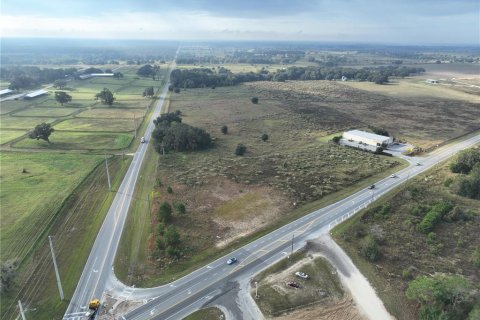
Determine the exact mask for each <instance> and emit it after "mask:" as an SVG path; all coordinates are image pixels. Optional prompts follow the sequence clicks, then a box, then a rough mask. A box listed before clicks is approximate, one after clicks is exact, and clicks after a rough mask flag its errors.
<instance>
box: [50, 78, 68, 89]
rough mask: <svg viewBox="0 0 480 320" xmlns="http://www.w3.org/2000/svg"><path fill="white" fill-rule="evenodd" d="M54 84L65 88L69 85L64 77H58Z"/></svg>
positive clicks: (56, 86)
mask: <svg viewBox="0 0 480 320" xmlns="http://www.w3.org/2000/svg"><path fill="white" fill-rule="evenodd" d="M53 86H54V87H55V88H57V89H63V88H65V87H66V86H67V81H66V80H64V79H58V80H55V81H54V82H53Z"/></svg>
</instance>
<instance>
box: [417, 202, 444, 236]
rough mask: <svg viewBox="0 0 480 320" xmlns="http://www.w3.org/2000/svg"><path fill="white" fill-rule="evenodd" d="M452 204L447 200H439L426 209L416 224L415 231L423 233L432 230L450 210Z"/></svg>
mask: <svg viewBox="0 0 480 320" xmlns="http://www.w3.org/2000/svg"><path fill="white" fill-rule="evenodd" d="M452 209H453V205H452V204H451V203H449V202H445V201H441V202H439V203H437V204H435V205H434V206H432V207H431V208H430V210H428V211H427V212H426V213H425V215H424V216H423V218H422V221H420V223H419V224H417V231H420V232H423V233H425V234H427V233H429V232H431V231H433V229H434V228H435V226H436V225H437V224H438V223H440V221H442V219H443V217H444V216H445V215H446V214H447V213H449V212H450V211H452Z"/></svg>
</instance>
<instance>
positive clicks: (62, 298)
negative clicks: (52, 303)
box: [48, 236, 65, 300]
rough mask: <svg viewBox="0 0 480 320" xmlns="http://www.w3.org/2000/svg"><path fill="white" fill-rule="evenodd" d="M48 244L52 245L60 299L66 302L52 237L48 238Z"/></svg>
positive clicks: (51, 249)
mask: <svg viewBox="0 0 480 320" xmlns="http://www.w3.org/2000/svg"><path fill="white" fill-rule="evenodd" d="M48 242H49V243H50V251H51V252H52V258H53V267H54V269H55V276H56V277H57V286H58V291H59V292H60V299H61V300H64V299H65V297H64V295H63V289H62V282H60V273H59V272H58V266H57V258H56V257H55V251H54V250H53V242H52V236H48Z"/></svg>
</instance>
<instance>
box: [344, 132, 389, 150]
mask: <svg viewBox="0 0 480 320" xmlns="http://www.w3.org/2000/svg"><path fill="white" fill-rule="evenodd" d="M343 138H344V139H347V140H351V141H357V142H362V143H365V144H368V145H371V146H377V147H379V146H382V145H389V144H391V143H393V138H392V137H386V136H381V135H378V134H375V133H370V132H366V131H360V130H351V131H347V132H344V133H343Z"/></svg>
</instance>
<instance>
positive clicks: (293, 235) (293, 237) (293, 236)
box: [290, 233, 295, 255]
mask: <svg viewBox="0 0 480 320" xmlns="http://www.w3.org/2000/svg"><path fill="white" fill-rule="evenodd" d="M294 239H295V233H292V251H291V252H290V255H292V254H293V240H294Z"/></svg>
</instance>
